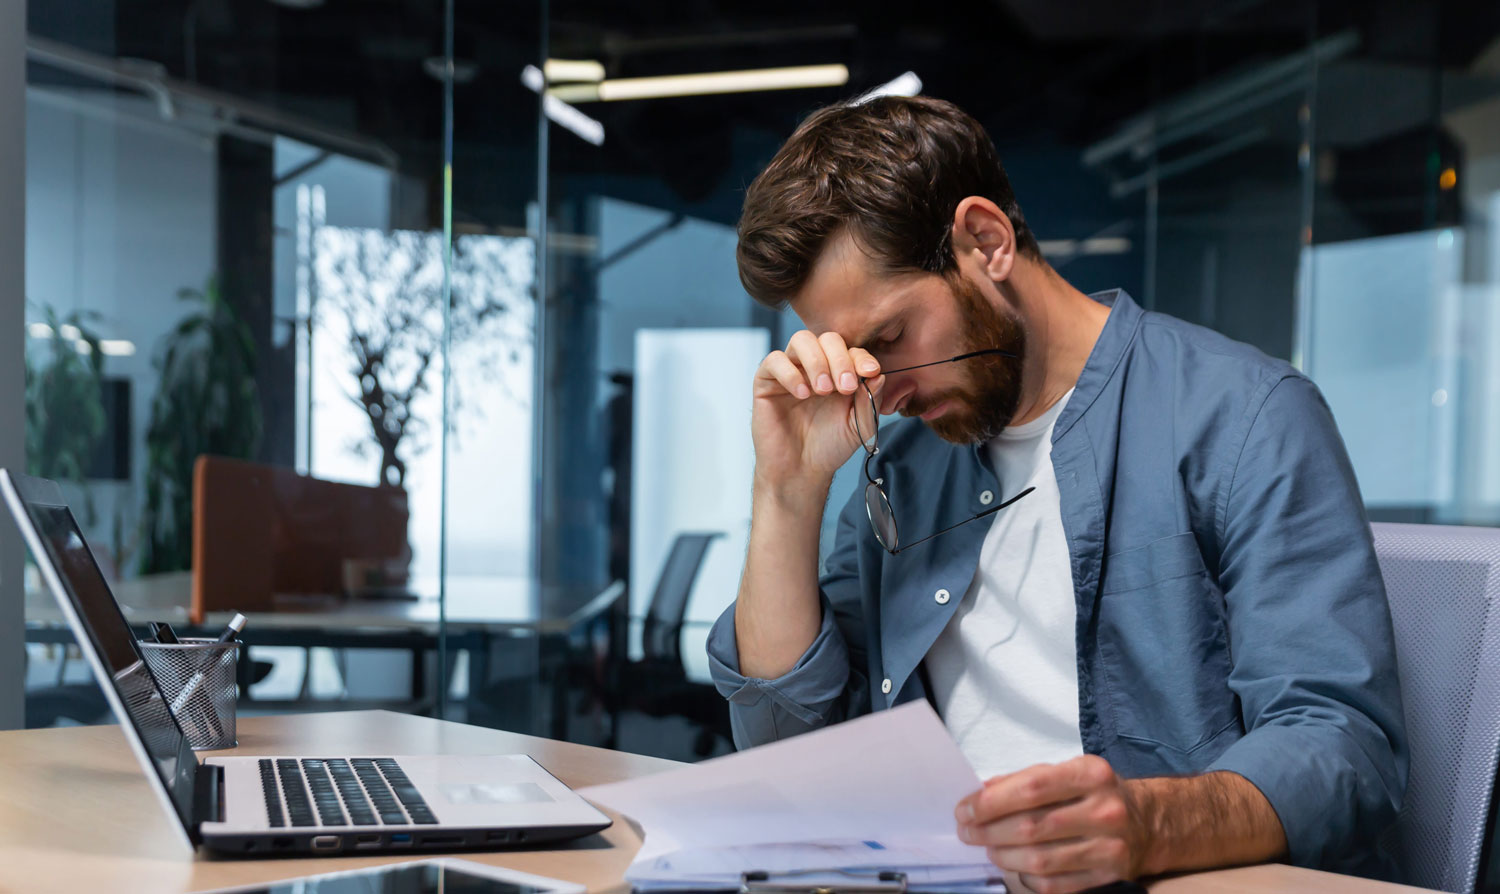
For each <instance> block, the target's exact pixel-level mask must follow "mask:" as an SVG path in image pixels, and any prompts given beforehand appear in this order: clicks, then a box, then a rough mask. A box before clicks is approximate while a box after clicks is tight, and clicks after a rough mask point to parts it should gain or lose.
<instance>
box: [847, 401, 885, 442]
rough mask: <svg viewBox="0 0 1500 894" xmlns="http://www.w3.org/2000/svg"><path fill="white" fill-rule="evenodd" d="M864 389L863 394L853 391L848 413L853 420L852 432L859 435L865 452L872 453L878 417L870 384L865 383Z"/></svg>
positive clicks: (878, 425)
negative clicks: (852, 402)
mask: <svg viewBox="0 0 1500 894" xmlns="http://www.w3.org/2000/svg"><path fill="white" fill-rule="evenodd" d="M864 391H865V393H864V394H860V393H859V392H857V391H856V392H855V393H854V406H853V407H852V408H850V410H849V414H850V416H851V417H852V418H853V420H854V433H855V434H856V435H858V436H859V442H860V444H861V445H862V446H863V447H864V448H865V452H866V453H874V452H875V447H876V432H877V430H878V429H879V427H880V417H879V414H877V413H876V412H875V395H874V393H872V392H871V391H870V386H869V385H865V386H864Z"/></svg>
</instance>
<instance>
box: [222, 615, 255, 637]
mask: <svg viewBox="0 0 1500 894" xmlns="http://www.w3.org/2000/svg"><path fill="white" fill-rule="evenodd" d="M249 621H250V619H249V618H247V617H245V616H244V615H242V614H240V613H239V612H235V613H234V617H232V618H230V619H229V626H227V627H225V628H224V632H223V633H221V634H219V642H221V643H228V642H233V641H234V638H235V637H237V636H239V635H240V631H241V630H244V629H245V625H246V624H247V623H249Z"/></svg>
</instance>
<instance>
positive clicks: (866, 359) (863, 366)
mask: <svg viewBox="0 0 1500 894" xmlns="http://www.w3.org/2000/svg"><path fill="white" fill-rule="evenodd" d="M849 357H850V358H851V359H852V360H853V361H854V371H855V372H857V373H859V374H860V375H862V376H864V377H865V378H867V379H868V378H872V377H874V376H877V375H879V374H880V361H879V360H876V359H875V355H874V354H871V353H870V352H869V351H866V350H865V349H864V348H850V349H849Z"/></svg>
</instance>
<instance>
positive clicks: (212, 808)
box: [0, 469, 610, 856]
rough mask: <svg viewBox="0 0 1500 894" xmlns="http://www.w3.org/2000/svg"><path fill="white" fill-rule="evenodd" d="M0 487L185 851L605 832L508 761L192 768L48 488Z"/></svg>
mask: <svg viewBox="0 0 1500 894" xmlns="http://www.w3.org/2000/svg"><path fill="white" fill-rule="evenodd" d="M0 492H3V493H4V495H5V502H6V504H7V505H9V507H10V511H11V513H12V514H13V515H14V516H15V518H16V523H17V524H18V525H19V526H20V528H21V534H22V536H23V537H25V539H26V544H27V546H28V547H30V549H31V554H32V555H33V556H34V557H35V558H36V562H37V565H38V567H39V569H40V571H41V575H42V579H43V580H45V581H46V583H47V586H48V588H49V589H51V590H52V595H54V596H55V597H57V602H58V605H59V606H61V608H62V612H63V614H64V615H65V616H66V617H67V619H68V625H69V626H70V627H72V628H73V634H74V636H75V637H76V638H77V640H78V645H79V648H80V649H81V650H82V651H83V654H84V656H85V657H87V658H88V661H89V665H90V666H91V667H92V668H93V669H94V675H95V676H96V677H98V679H99V685H100V687H101V688H102V689H103V690H104V696H105V698H106V699H107V700H108V701H109V705H110V707H111V708H112V709H113V710H114V712H115V716H116V717H117V718H118V719H119V720H120V728H121V729H122V730H123V731H124V733H125V738H126V740H127V741H128V742H129V743H130V747H131V750H132V751H133V752H134V753H135V756H136V759H137V760H139V761H140V763H141V768H142V769H143V770H144V771H145V774H146V778H147V779H148V780H149V782H150V785H151V788H152V790H153V791H154V792H155V793H156V797H157V799H158V800H159V801H160V802H161V807H162V809H163V810H164V811H166V813H167V814H168V815H169V816H170V817H171V819H172V826H173V827H174V829H175V830H176V831H177V832H178V833H180V837H181V841H182V843H183V844H184V845H185V846H186V847H187V848H188V849H192V848H195V847H199V846H201V847H203V848H204V849H205V850H209V851H215V852H219V853H226V854H235V855H240V856H246V855H251V856H253V855H272V854H286V855H292V854H303V855H306V854H318V855H323V856H327V855H331V854H338V853H353V852H361V853H368V852H380V851H432V850H459V849H468V848H496V847H505V846H515V845H529V844H539V843H543V842H549V841H561V840H565V839H570V838H578V837H581V836H584V835H588V834H591V833H593V832H598V831H600V830H602V829H605V828H608V827H609V825H610V819H609V817H607V816H605V815H604V814H603V813H600V812H599V811H598V810H596V809H594V807H593V806H592V805H590V804H589V803H588V802H587V801H585V800H584V799H583V798H581V797H579V796H578V795H577V794H576V793H574V792H573V791H572V790H571V789H569V788H568V787H567V786H565V785H563V784H562V783H561V782H559V781H558V780H557V779H556V778H555V777H553V776H552V775H551V774H550V773H548V772H547V771H546V770H544V769H542V767H541V766H539V765H538V764H537V763H536V762H535V761H533V760H532V759H531V758H530V757H527V756H526V755H520V754H501V755H452V754H449V755H441V756H439V755H406V756H400V755H383V754H326V755H318V756H314V757H303V756H296V755H285V756H273V757H210V758H207V759H205V760H202V761H200V760H198V757H197V755H195V754H194V753H193V750H192V748H191V747H190V746H189V745H188V741H187V738H186V737H185V736H184V735H183V732H182V728H181V727H180V726H179V725H178V723H177V721H176V719H175V718H174V717H173V716H172V713H171V711H170V710H169V709H168V707H167V705H168V702H167V699H166V698H165V697H164V696H163V693H162V690H161V688H160V686H158V685H157V682H156V678H155V677H154V676H152V674H151V669H150V668H149V667H148V666H147V665H146V663H145V661H144V660H143V658H142V655H141V650H140V649H139V648H138V647H137V645H136V640H135V636H134V635H133V634H132V633H131V631H130V626H129V624H127V623H126V621H125V615H124V614H123V613H122V612H121V611H120V606H119V603H117V602H116V601H115V598H114V594H113V593H111V592H110V589H109V584H108V583H107V582H106V581H105V579H104V575H103V574H102V573H101V572H100V570H99V565H98V563H97V562H95V561H94V556H93V553H92V552H90V551H89V548H88V546H87V544H85V543H84V539H83V533H82V531H80V530H79V528H78V523H77V521H76V520H74V518H73V513H72V512H71V511H70V510H69V509H68V506H67V504H66V503H65V502H64V501H63V497H62V491H61V489H60V488H59V487H58V486H57V484H56V483H55V482H52V481H47V480H45V479H41V478H31V477H28V476H25V475H16V474H12V473H10V472H9V471H7V470H5V469H0Z"/></svg>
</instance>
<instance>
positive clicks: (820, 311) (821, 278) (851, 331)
mask: <svg viewBox="0 0 1500 894" xmlns="http://www.w3.org/2000/svg"><path fill="white" fill-rule="evenodd" d="M932 278H933V277H926V276H923V275H921V274H896V275H894V276H892V275H886V274H882V273H881V272H880V271H879V270H878V269H877V267H876V264H875V262H874V261H872V260H871V259H870V257H869V255H867V254H865V252H864V251H863V250H862V249H861V248H860V246H859V244H858V243H857V242H856V241H855V240H854V237H853V236H851V235H849V234H848V232H844V233H840V234H839V235H837V236H835V237H833V238H832V239H830V240H829V241H828V245H827V247H826V248H824V249H823V253H822V254H821V255H819V257H818V261H817V263H816V264H814V265H813V269H812V273H811V274H810V275H809V276H808V278H807V282H806V283H804V284H803V286H802V289H801V291H799V292H798V293H797V296H796V297H795V298H793V299H792V301H791V307H792V310H794V311H796V313H797V316H798V317H799V318H801V320H802V323H803V325H805V326H807V328H808V329H810V330H812V331H813V332H815V333H823V332H837V333H838V334H839V335H841V336H843V337H844V340H845V341H847V342H848V343H849V344H851V345H858V344H862V343H865V342H867V341H869V340H870V338H871V337H873V336H874V335H875V334H876V330H877V329H878V328H879V327H880V326H881V324H882V323H884V322H885V321H887V320H889V319H890V318H891V316H893V315H894V314H895V313H896V312H897V311H899V310H900V308H902V307H904V306H905V305H906V303H907V302H908V301H910V300H911V299H912V298H914V297H916V293H918V292H920V291H922V287H923V285H924V280H926V279H932Z"/></svg>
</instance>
